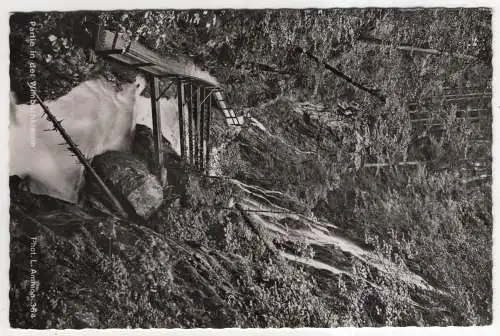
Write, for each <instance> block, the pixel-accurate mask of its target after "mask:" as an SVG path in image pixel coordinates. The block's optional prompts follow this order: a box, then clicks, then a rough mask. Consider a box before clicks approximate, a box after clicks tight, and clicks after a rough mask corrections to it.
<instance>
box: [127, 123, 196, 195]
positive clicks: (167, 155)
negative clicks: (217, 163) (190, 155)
mask: <svg viewBox="0 0 500 336" xmlns="http://www.w3.org/2000/svg"><path fill="white" fill-rule="evenodd" d="M132 152H133V153H134V154H135V155H136V156H137V157H139V158H140V159H142V160H144V162H146V164H147V167H148V169H149V171H150V172H152V173H154V171H155V162H154V141H153V130H151V128H149V127H147V126H144V125H140V124H138V125H137V126H136V129H135V137H134V141H133V143H132ZM163 158H164V162H165V167H166V170H167V186H166V188H165V198H166V199H171V198H175V197H176V195H183V194H184V193H185V190H186V183H187V178H188V176H187V174H186V167H185V166H184V164H183V163H182V161H181V157H180V156H179V155H178V154H177V153H176V152H175V151H174V149H173V148H172V145H171V144H170V142H169V141H168V140H167V139H165V138H163Z"/></svg>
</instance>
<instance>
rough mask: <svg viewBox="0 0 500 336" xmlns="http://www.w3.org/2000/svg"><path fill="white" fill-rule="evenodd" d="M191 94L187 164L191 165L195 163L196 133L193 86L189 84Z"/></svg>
mask: <svg viewBox="0 0 500 336" xmlns="http://www.w3.org/2000/svg"><path fill="white" fill-rule="evenodd" d="M187 91H188V92H189V98H188V129H189V133H188V139H189V140H188V143H189V146H188V147H189V153H188V154H189V156H188V160H187V162H188V163H189V164H193V163H194V160H193V159H194V156H193V150H194V141H193V140H194V132H193V130H194V129H193V85H192V84H191V82H189V83H188V90H187Z"/></svg>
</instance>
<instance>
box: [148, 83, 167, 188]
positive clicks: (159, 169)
mask: <svg viewBox="0 0 500 336" xmlns="http://www.w3.org/2000/svg"><path fill="white" fill-rule="evenodd" d="M149 84H150V91H151V115H152V118H153V142H154V159H155V165H156V167H155V169H156V172H155V174H156V176H158V179H159V180H160V182H161V184H162V185H165V182H166V175H165V173H164V172H163V170H164V164H163V148H162V147H163V135H162V132H161V115H160V101H159V100H158V97H159V95H160V81H159V79H158V77H156V76H153V75H151V76H150V77H149Z"/></svg>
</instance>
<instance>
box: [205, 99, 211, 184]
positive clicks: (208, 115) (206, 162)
mask: <svg viewBox="0 0 500 336" xmlns="http://www.w3.org/2000/svg"><path fill="white" fill-rule="evenodd" d="M211 110H212V92H210V96H209V98H208V105H207V123H206V158H205V171H206V172H207V174H208V169H209V168H210V149H209V146H208V144H209V143H210V142H209V141H210V118H211V114H212V111H211Z"/></svg>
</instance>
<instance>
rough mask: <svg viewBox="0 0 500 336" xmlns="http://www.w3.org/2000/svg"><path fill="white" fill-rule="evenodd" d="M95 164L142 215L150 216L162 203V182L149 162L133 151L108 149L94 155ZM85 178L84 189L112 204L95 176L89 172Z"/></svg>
mask: <svg viewBox="0 0 500 336" xmlns="http://www.w3.org/2000/svg"><path fill="white" fill-rule="evenodd" d="M92 166H93V167H94V169H95V170H96V172H97V173H98V174H99V176H101V178H102V179H103V180H104V182H105V183H106V185H107V186H108V187H109V188H110V189H111V191H113V193H114V194H115V196H116V197H117V198H119V199H120V200H121V201H122V203H124V204H125V206H127V207H129V210H133V211H134V212H135V213H136V214H137V215H138V216H140V217H141V218H143V219H147V218H149V217H150V216H151V215H152V214H153V213H154V212H155V211H156V210H158V208H159V207H160V206H161V204H162V202H163V188H162V186H161V184H160V182H159V181H158V179H157V177H156V176H154V175H153V174H151V173H150V172H149V170H148V167H147V165H146V163H145V162H144V161H142V160H140V159H138V158H137V157H135V156H134V155H133V154H131V153H125V152H107V153H104V154H101V155H99V156H97V157H95V158H94V160H93V161H92ZM86 181H87V185H86V186H85V188H84V192H85V193H86V194H90V195H91V197H94V198H96V199H97V201H100V202H101V203H102V204H103V205H105V206H107V207H109V204H108V203H109V200H107V199H106V198H105V197H103V195H102V192H101V190H100V188H99V186H97V185H96V183H95V182H94V181H93V179H92V178H91V177H90V176H86ZM111 208H112V207H111Z"/></svg>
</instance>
